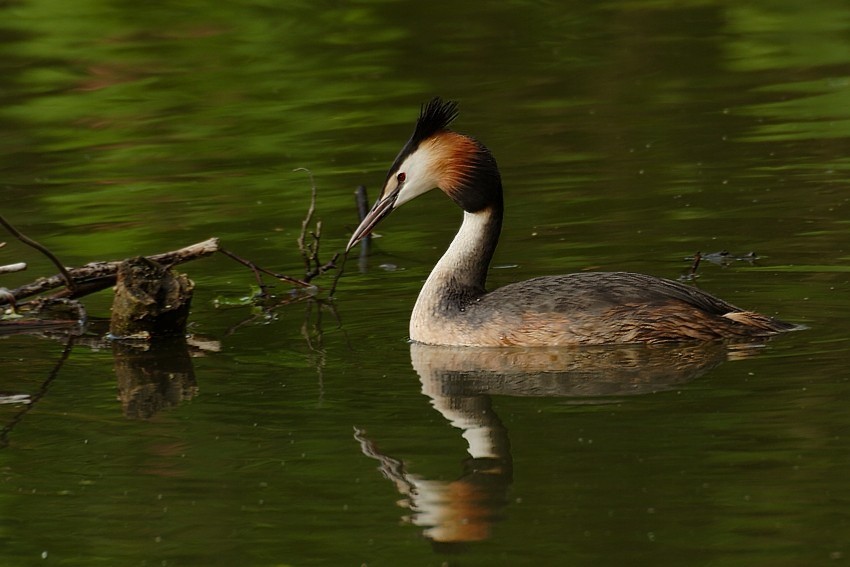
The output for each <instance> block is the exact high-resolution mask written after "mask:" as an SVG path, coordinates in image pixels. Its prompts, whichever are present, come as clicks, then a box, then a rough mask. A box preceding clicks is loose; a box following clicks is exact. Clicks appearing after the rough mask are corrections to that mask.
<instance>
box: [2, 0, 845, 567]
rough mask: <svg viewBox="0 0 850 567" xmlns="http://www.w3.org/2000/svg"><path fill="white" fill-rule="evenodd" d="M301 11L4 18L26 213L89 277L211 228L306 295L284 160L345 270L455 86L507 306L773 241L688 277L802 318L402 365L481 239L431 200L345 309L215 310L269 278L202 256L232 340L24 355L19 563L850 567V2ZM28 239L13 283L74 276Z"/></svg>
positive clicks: (7, 418)
mask: <svg viewBox="0 0 850 567" xmlns="http://www.w3.org/2000/svg"><path fill="white" fill-rule="evenodd" d="M279 4H280V5H278V4H277V3H263V2H255V3H248V2H228V3H203V2H190V3H185V2H184V3H176V2H174V3H158V4H157V5H155V6H145V7H140V6H135V5H131V4H127V5H126V6H124V5H122V4H120V3H114V2H112V3H110V2H103V1H96V0H92V1H87V2H73V3H68V2H58V1H55V0H52V1H48V0H43V1H31V2H29V1H13V2H7V3H5V4H2V5H0V77H2V81H0V214H2V215H4V216H5V217H6V218H8V219H9V220H11V221H13V222H14V223H15V224H16V225H17V226H18V227H19V228H20V229H21V230H23V231H24V232H26V233H27V234H29V235H30V236H32V237H34V238H36V239H38V240H40V241H41V242H43V243H44V244H46V245H48V246H49V247H50V248H51V249H53V250H54V251H55V252H56V253H57V254H59V255H60V256H61V258H62V260H63V261H64V262H65V263H66V264H70V265H79V264H83V263H86V262H89V261H92V260H103V259H114V258H123V257H127V256H131V255H137V254H147V253H155V252H161V251H165V250H170V249H174V248H177V247H180V246H183V245H187V244H190V243H193V242H196V241H199V240H203V239H205V238H207V237H209V236H218V237H220V238H221V239H222V241H223V243H224V245H225V246H226V247H227V248H228V249H230V250H232V251H234V252H237V253H240V254H241V255H243V256H248V257H250V258H251V259H253V260H254V261H256V262H257V263H259V264H261V265H263V266H267V267H270V268H272V269H275V270H276V271H280V272H284V273H289V274H292V275H296V276H298V275H300V271H301V270H302V264H301V260H300V258H299V256H298V253H297V250H296V248H295V238H296V236H297V235H298V232H299V230H300V224H301V220H302V218H303V216H304V213H305V210H306V207H307V205H308V203H309V194H310V179H309V177H308V176H307V175H306V174H305V173H303V172H295V171H293V170H294V169H296V168H309V169H310V170H311V171H312V173H313V175H314V177H315V182H316V184H317V187H318V204H317V206H318V212H317V214H318V216H319V217H321V219H322V220H323V229H322V235H323V238H322V249H323V251H324V254H325V257H326V258H327V257H329V255H330V254H331V253H332V252H334V251H336V250H339V249H341V248H342V247H343V246H344V244H345V242H346V240H347V238H348V235H349V234H350V231H351V229H352V227H353V226H354V225H355V224H356V213H355V208H354V203H353V197H352V193H353V190H354V188H355V187H356V186H357V185H359V184H365V185H367V186H368V187H369V188H370V189H371V190H372V193H373V194H374V193H375V192H376V191H377V185H378V184H379V183H381V181H382V180H383V178H384V175H385V171H386V168H387V167H388V165H389V164H390V163H391V162H392V159H393V157H394V156H395V154H396V152H397V151H398V149H399V147H400V146H401V144H403V142H404V141H405V140H406V139H407V136H408V135H409V132H410V129H411V127H412V123H413V120H414V119H415V116H416V114H417V112H418V106H419V104H420V103H421V102H423V101H425V100H427V99H429V98H430V97H431V96H433V95H435V94H440V95H442V96H445V97H449V98H455V99H458V100H459V101H460V102H461V111H462V114H461V117H460V119H459V120H458V121H457V123H456V127H457V128H458V129H459V130H461V131H464V132H467V133H471V134H474V135H475V136H476V137H478V138H479V139H481V140H482V141H484V142H485V143H486V144H487V145H488V146H490V147H491V149H492V150H493V151H494V153H495V155H496V157H497V159H498V160H499V163H500V166H501V169H502V173H503V177H504V183H505V188H506V199H507V218H506V224H505V230H504V232H503V241H502V244H501V246H500V248H499V251H498V252H497V255H496V261H495V263H496V267H497V268H498V269H494V270H493V271H492V275H491V282H492V283H491V285H492V286H495V285H500V284H504V283H507V282H510V281H515V280H518V279H524V278H528V277H532V276H535V275H540V274H554V273H562V272H567V271H575V270H586V269H602V270H615V269H624V270H633V271H641V272H647V273H652V274H655V275H660V276H666V277H673V278H675V277H677V276H678V275H680V274H682V273H684V272H686V271H687V270H688V269H689V266H690V262H689V261H687V260H685V258H686V257H688V256H690V255H692V254H693V253H694V252H696V251H698V250H701V251H703V252H717V251H720V250H728V251H731V252H732V253H733V254H739V255H742V254H746V253H748V252H751V251H755V252H756V253H757V254H758V256H759V260H758V261H756V262H755V263H749V262H743V261H732V262H730V263H729V264H728V265H726V266H722V267H721V266H718V265H715V264H712V263H710V262H703V264H702V266H701V267H700V271H699V274H700V278H699V280H698V285H699V286H700V287H702V288H703V289H706V290H708V291H711V292H713V293H716V294H717V295H720V296H721V297H724V298H726V299H728V300H730V301H732V302H733V303H736V304H739V305H741V306H744V307H748V308H752V309H757V310H759V311H762V312H765V313H768V314H776V315H779V316H781V317H783V318H785V319H787V320H790V321H794V322H799V323H805V324H807V325H808V326H809V327H810V329H809V330H808V331H805V332H801V333H795V334H792V335H788V336H784V337H780V338H779V339H777V340H774V341H772V342H770V343H768V344H766V345H764V346H762V347H760V348H753V349H743V350H735V351H732V352H726V351H725V350H723V349H718V348H684V347H682V348H674V349H659V350H653V351H647V350H646V349H633V348H625V349H597V350H588V351H579V352H575V351H566V352H565V351H545V352H543V353H540V352H532V353H529V352H505V353H499V354H498V355H494V354H492V353H483V354H482V353H480V352H475V351H470V350H467V351H463V350H461V351H460V352H458V351H453V350H450V349H449V350H440V349H416V348H411V346H410V345H408V344H407V343H406V340H405V339H406V334H407V320H408V315H409V311H410V309H411V307H412V305H413V301H414V300H415V297H416V293H417V291H418V289H419V286H420V285H421V282H422V281H423V279H424V278H425V277H426V275H427V273H428V271H429V270H430V268H431V266H432V265H433V263H434V262H435V261H436V260H437V258H438V257H439V256H440V254H441V253H442V251H443V250H444V247H445V246H446V244H447V243H448V241H449V240H450V238H451V236H452V234H453V232H454V230H455V229H456V228H457V225H458V223H459V218H460V214H459V211H458V210H457V209H456V208H454V207H453V205H451V204H450V203H448V202H447V200H446V199H445V198H444V197H443V196H442V195H439V194H437V192H435V194H432V195H428V196H426V197H423V198H421V199H419V200H417V202H415V203H411V204H409V205H406V206H405V207H404V209H402V210H401V211H399V212H397V213H395V214H394V215H393V217H392V218H390V219H389V220H388V221H386V223H384V224H383V225H382V226H381V229H380V232H381V234H382V235H383V238H381V239H379V240H376V241H375V243H374V244H375V246H374V251H373V255H372V257H371V258H370V259H369V262H368V269H366V270H364V271H359V270H358V269H357V266H356V262H349V264H348V266H347V269H346V275H345V277H343V279H342V280H341V281H340V283H339V287H338V291H337V297H336V299H335V301H333V303H332V305H333V308H334V310H335V312H334V310H331V309H330V308H323V307H321V306H320V305H318V304H315V303H310V302H306V301H300V302H296V303H293V304H290V305H287V306H283V307H280V308H278V309H275V310H274V311H272V312H270V313H263V312H262V311H257V310H253V309H252V308H250V307H247V306H238V305H237V306H231V307H221V306H219V307H216V305H217V303H216V300H226V301H225V303H227V302H231V301H233V302H235V301H237V300H238V299H239V298H241V297H243V296H245V295H247V294H248V293H250V288H251V286H252V284H253V278H252V276H251V274H250V273H249V272H248V271H247V270H245V269H244V268H242V267H240V266H238V265H236V264H234V263H232V262H230V261H229V260H227V259H225V258H223V257H215V258H211V259H206V260H201V261H197V262H193V263H191V264H187V265H185V266H184V267H183V271H185V272H187V273H188V274H189V275H190V276H191V277H192V279H193V280H194V281H195V282H196V285H197V293H196V297H195V301H194V310H193V314H192V332H193V333H194V335H195V338H196V341H206V344H207V345H215V346H217V349H212V348H210V347H209V346H208V347H207V348H206V349H196V348H195V349H192V353H193V354H192V356H191V357H189V356H188V355H187V354H186V351H185V350H184V351H182V352H181V353H179V356H175V357H172V358H171V359H169V360H171V361H172V363H173V364H174V365H175V366H174V369H171V368H170V367H166V368H162V367H161V366H157V364H161V363H160V362H157V359H145V358H144V357H143V356H142V355H139V354H135V355H133V354H132V353H131V354H129V355H128V354H127V353H126V352H123V351H119V350H118V349H117V347H116V350H114V351H113V349H112V347H110V346H109V345H104V344H103V343H102V342H100V341H97V340H96V338H95V337H86V338H83V339H78V340H77V341H76V342H74V343H73V344H68V343H67V341H66V339H65V338H64V337H62V336H52V337H48V336H41V335H22V336H21V335H19V336H3V337H0V390H1V391H3V392H4V393H5V394H25V395H28V396H29V399H30V400H31V401H32V403H30V404H28V405H27V404H22V403H8V404H3V405H0V419H2V424H3V425H4V426H5V427H6V429H5V430H4V432H3V440H4V441H5V443H6V444H5V446H4V447H3V448H2V449H0V565H50V564H58V565H86V566H90V565H110V566H111V565H181V566H182V565H187V566H195V565H222V566H224V565H258V566H273V565H274V566H276V565H294V566H299V565H334V566H335V565H369V566H378V565H393V566H394V565H434V566H440V565H571V564H575V565H650V564H651V565H724V566H725V565H747V566H751V565H771V566H776V565H780V566H782V565H788V566H792V565H819V564H828V563H830V564H831V563H835V562H840V560H846V559H847V557H848V555H850V549H849V548H848V541H850V512H848V510H850V487H848V485H847V481H846V479H847V477H848V474H850V412H848V411H847V403H848V401H850V371H848V362H850V355H848V354H847V348H848V344H849V343H850V341H849V340H848V330H849V329H850V325H848V323H847V321H848V317H849V316H850V295H848V289H850V284H848V280H850V262H849V261H848V260H850V252H848V244H849V243H850V238H848V230H850V204H849V203H850V190H848V189H850V187H848V182H847V180H846V174H847V171H848V167H850V160H848V153H850V6H846V5H845V3H843V2H835V1H818V0H814V1H810V2H805V3H800V2H767V1H762V2H746V3H740V2H728V3H727V2H712V1H706V2H672V1H671V2H665V1H658V2H625V1H624V2H594V3H580V2H576V3H572V4H569V5H567V4H557V3H549V4H545V3H544V4H541V3H535V2H507V3H501V4H493V3H484V2H466V3H457V2H454V3H447V2H432V3H401V2H360V3H332V2H301V3H296V2H287V3H279ZM282 6H285V7H282ZM2 240H6V241H7V242H8V245H7V246H6V247H5V248H2V249H0V265H2V264H7V263H12V262H15V261H27V262H28V263H29V264H30V267H29V270H28V271H27V272H25V273H23V274H16V275H14V276H3V279H2V280H0V285H2V286H4V287H9V288H12V287H15V286H17V285H19V284H21V283H23V282H26V281H30V280H32V279H34V278H35V277H37V276H39V275H48V274H52V273H53V269H52V268H51V266H50V265H49V264H48V263H47V262H46V261H45V260H44V259H43V258H41V257H39V256H37V255H36V254H35V252H34V251H32V250H30V249H28V248H25V247H23V246H21V245H20V244H19V243H18V242H16V241H14V240H13V239H11V238H6V237H0V241H2ZM380 266H383V267H380ZM390 267H391V269H390ZM317 282H318V283H319V284H320V285H322V286H327V285H329V283H330V278H328V277H326V278H323V279H320V280H317ZM277 291H278V292H279V293H280V294H281V295H282V296H283V297H285V294H286V291H287V290H286V289H285V288H283V287H282V286H281V287H279V288H278V289H277ZM320 295H321V296H323V297H324V296H325V295H326V292H322V293H321V294H320ZM109 304H110V294H109V293H108V292H104V293H101V294H99V295H98V296H92V297H90V298H87V299H86V306H87V307H88V309H89V312H90V314H91V315H92V316H100V317H106V316H108V308H109ZM221 304H222V303H221V301H219V302H218V305H221ZM63 353H64V354H63ZM151 360H153V362H151ZM133 368H136V369H139V368H140V369H141V370H140V371H139V372H137V373H135V374H134V373H133V372H131V371H129V370H128V369H131V370H132V369H133ZM528 371H532V372H533V373H535V377H532V378H529V377H528V376H527V375H523V372H528ZM157 372H159V374H156V373H157ZM541 372H542V373H543V374H540V373H541ZM154 375H157V376H159V377H160V378H159V381H156V380H154V379H153V378H152V376H154ZM128 376H129V378H128ZM133 377H135V378H133ZM146 377H147V378H146ZM133 380H136V381H137V382H134V381H133ZM145 380H148V381H147V382H146V381H145ZM3 399H5V400H9V401H14V400H11V399H9V398H3ZM140 400H155V401H156V403H158V404H159V406H157V407H156V408H152V407H150V406H149V405H144V404H141V405H140ZM155 410H158V411H155Z"/></svg>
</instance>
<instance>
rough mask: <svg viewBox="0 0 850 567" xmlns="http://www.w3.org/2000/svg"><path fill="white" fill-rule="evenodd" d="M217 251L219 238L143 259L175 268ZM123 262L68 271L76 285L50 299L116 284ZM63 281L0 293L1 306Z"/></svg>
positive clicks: (58, 277) (57, 278)
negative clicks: (119, 268) (119, 267)
mask: <svg viewBox="0 0 850 567" xmlns="http://www.w3.org/2000/svg"><path fill="white" fill-rule="evenodd" d="M219 249H220V245H219V240H218V238H210V239H208V240H204V241H203V242H198V243H196V244H192V245H191V246H186V247H185V248H181V249H179V250H173V251H171V252H165V253H162V254H153V255H151V256H146V258H147V259H148V260H152V261H154V262H156V263H158V264H161V265H163V266H174V265H177V264H182V263H184V262H189V261H191V260H195V259H198V258H201V257H203V256H209V255H210V254H213V253H215V252H217V251H218V250H219ZM122 262H123V260H118V261H114V262H91V263H89V264H86V265H85V266H80V267H79V268H68V269H67V273H68V274H69V275H70V277H71V278H72V279H73V281H74V283H75V285H74V287H73V288H72V289H68V288H65V289H62V290H61V291H58V292H56V293H54V294H52V295H51V296H50V297H52V298H60V297H64V298H69V299H74V298H77V297H82V296H85V295H88V294H90V293H94V292H96V291H100V290H102V289H106V288H109V287H112V286H114V285H115V283H116V280H117V274H118V266H120V265H121V263H122ZM65 284H66V280H65V277H64V276H63V275H60V274H57V275H55V276H50V277H47V278H39V279H37V280H36V281H34V282H32V283H29V284H26V285H23V286H21V287H18V288H15V289H11V290H7V292H6V293H4V294H0V305H5V304H11V303H14V302H18V301H20V300H22V299H26V298H28V297H32V296H35V295H39V294H42V293H47V292H48V291H51V290H54V289H57V288H60V287H65Z"/></svg>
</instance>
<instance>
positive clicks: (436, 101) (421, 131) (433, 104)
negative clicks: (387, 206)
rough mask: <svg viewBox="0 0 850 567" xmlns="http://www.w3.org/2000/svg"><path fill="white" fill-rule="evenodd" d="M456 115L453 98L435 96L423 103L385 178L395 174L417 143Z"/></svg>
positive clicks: (442, 126)
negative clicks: (446, 98)
mask: <svg viewBox="0 0 850 567" xmlns="http://www.w3.org/2000/svg"><path fill="white" fill-rule="evenodd" d="M457 115H458V109H457V102H455V101H453V100H447V101H444V100H443V99H442V98H440V97H438V96H435V97H434V98H432V99H431V100H430V101H428V102H427V103H425V104H423V105H422V109H421V110H420V111H419V120H417V121H416V128H414V130H413V135H412V136H410V139H409V140H408V141H407V143H406V144H405V145H404V147H403V148H401V151H400V152H399V153H398V155H397V156H396V158H395V161H394V162H393V164H392V166H390V170H389V171H388V172H387V179H389V178H390V177H392V176H393V175H395V173H396V171H397V170H398V168H399V166H400V165H401V162H403V161H404V158H406V157H407V156H409V155H410V154H412V153H413V152H414V151H416V148H418V147H419V144H421V143H422V142H423V141H424V140H427V139H428V138H430V137H431V136H433V135H434V134H436V133H437V132H439V131H440V130H445V129H446V128H448V127H449V124H451V123H452V120H454V119H455V118H457Z"/></svg>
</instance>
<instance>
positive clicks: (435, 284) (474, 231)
mask: <svg viewBox="0 0 850 567" xmlns="http://www.w3.org/2000/svg"><path fill="white" fill-rule="evenodd" d="M499 197H501V195H499ZM502 209H503V206H502V201H501V198H499V199H498V200H497V201H496V202H494V203H492V204H490V205H489V206H487V207H485V208H483V209H481V210H479V211H477V212H474V213H470V212H467V211H464V213H463V223H462V224H461V225H460V230H458V232H457V234H456V235H455V237H454V240H452V243H451V244H450V245H449V248H448V250H446V253H445V254H443V257H442V258H440V261H439V262H437V265H436V266H434V269H433V270H432V271H431V275H430V276H428V279H427V281H426V282H425V285H424V286H423V287H422V291H421V292H420V294H419V299H418V300H417V302H416V309H420V308H425V307H428V308H429V309H428V310H429V311H430V312H431V313H435V312H437V311H440V312H445V310H453V309H463V307H464V306H465V305H466V304H468V303H469V302H471V301H474V300H475V299H476V298H478V297H480V296H482V295H484V293H486V289H485V284H486V281H487V270H488V269H489V267H490V261H491V260H492V259H493V253H494V252H495V251H496V244H497V243H498V241H499V233H500V232H501V230H502V214H503V210H502ZM435 308H436V309H435Z"/></svg>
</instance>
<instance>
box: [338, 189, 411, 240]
mask: <svg viewBox="0 0 850 567" xmlns="http://www.w3.org/2000/svg"><path fill="white" fill-rule="evenodd" d="M400 189H401V186H398V187H397V188H396V189H395V190H394V191H393V192H392V193H390V194H389V195H387V196H386V197H384V198H383V199H381V200H380V201H377V202H376V203H375V205H374V206H373V207H372V210H371V211H369V213H368V214H367V215H366V216H365V217H364V218H363V220H362V221H361V222H360V226H358V227H357V228H356V229H354V234H352V235H351V240H349V241H348V246H346V247H345V252H346V253H348V251H349V250H351V249H352V248H354V247H355V246H356V245H357V243H358V242H360V241H361V240H363V239H364V238H366V237H367V236H369V234H371V232H372V230H373V229H374V228H375V227H376V226H378V223H379V222H381V221H382V220H383V219H384V217H386V216H387V215H389V214H390V213H391V212H392V210H393V207H394V206H395V201H396V199H397V198H398V192H399V190H400Z"/></svg>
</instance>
